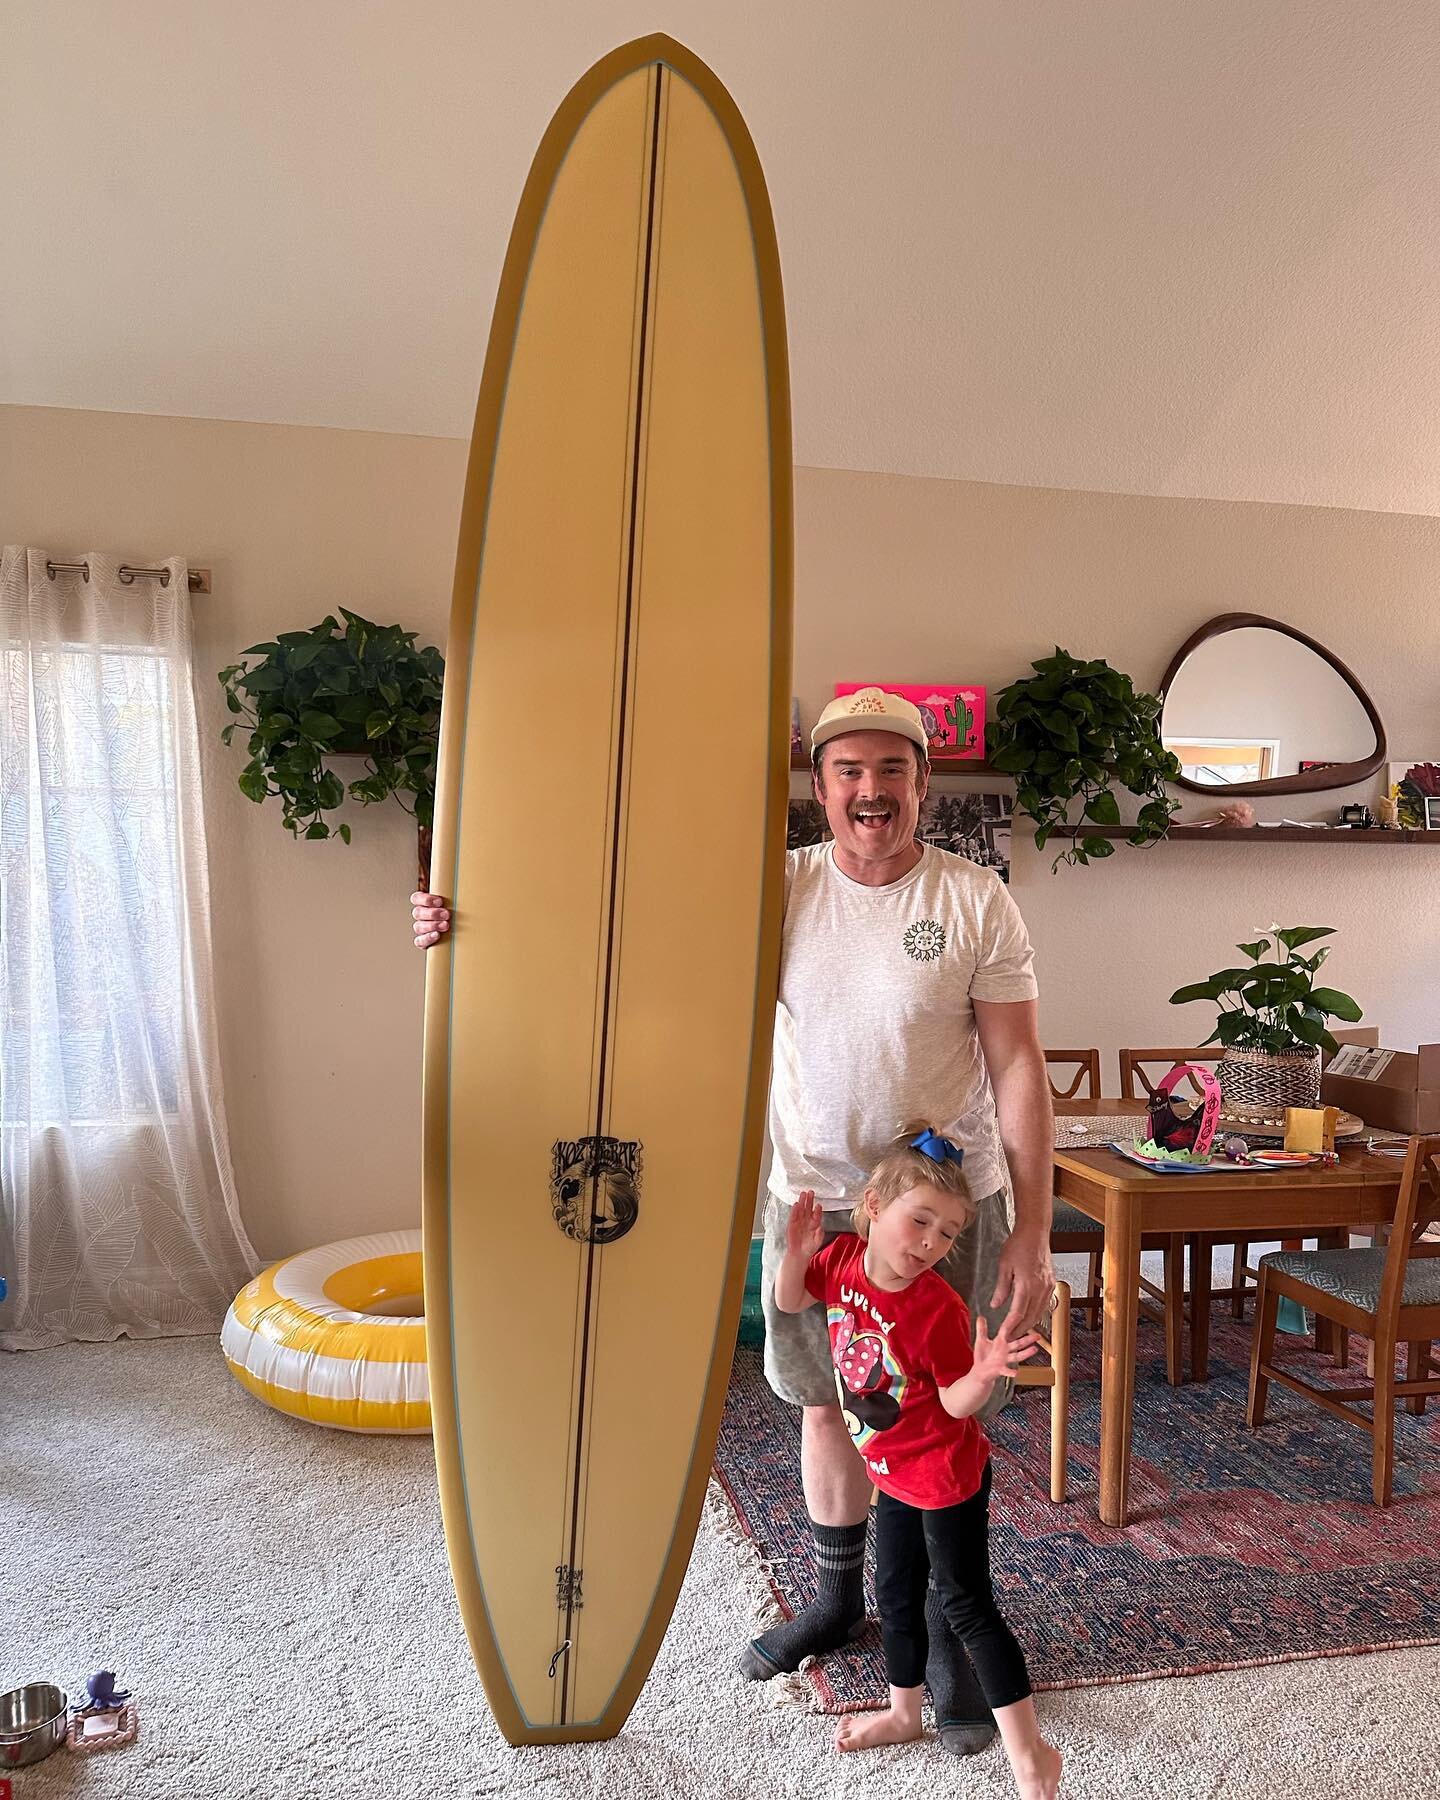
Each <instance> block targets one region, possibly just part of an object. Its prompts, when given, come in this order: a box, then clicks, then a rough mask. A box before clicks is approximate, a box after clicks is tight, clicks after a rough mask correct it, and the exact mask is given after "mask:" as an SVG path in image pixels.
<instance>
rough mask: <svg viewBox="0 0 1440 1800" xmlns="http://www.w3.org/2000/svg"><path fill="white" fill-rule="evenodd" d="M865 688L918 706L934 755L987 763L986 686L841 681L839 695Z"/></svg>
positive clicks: (959, 760) (836, 688)
mask: <svg viewBox="0 0 1440 1800" xmlns="http://www.w3.org/2000/svg"><path fill="white" fill-rule="evenodd" d="M862 687H878V688H883V689H884V690H885V692H886V693H887V694H899V695H901V696H902V698H904V699H906V700H909V701H911V702H912V703H913V704H914V705H915V706H918V707H919V708H920V717H921V718H922V719H923V720H924V721H925V730H926V733H927V735H928V736H929V739H930V754H931V756H932V757H935V758H937V759H938V758H940V757H944V758H945V759H946V760H947V761H955V762H984V760H985V690H984V688H983V687H949V686H947V685H946V684H945V683H943V682H934V683H931V684H930V685H929V686H921V685H916V684H914V683H911V684H909V685H906V684H905V683H903V682H899V681H837V682H836V683H835V698H836V699H837V700H838V699H839V698H840V697H841V695H842V694H853V693H854V692H855V691H856V689H857V688H862Z"/></svg>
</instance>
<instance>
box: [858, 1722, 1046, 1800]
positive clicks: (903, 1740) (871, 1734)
mask: <svg viewBox="0 0 1440 1800" xmlns="http://www.w3.org/2000/svg"><path fill="white" fill-rule="evenodd" d="M920 1735H921V1726H920V1721H919V1720H918V1719H909V1718H906V1717H905V1715H904V1714H903V1713H898V1712H896V1710H895V1708H894V1707H893V1706H887V1707H886V1709H885V1711H884V1712H876V1713H850V1714H848V1715H847V1716H846V1717H845V1718H843V1719H842V1720H841V1721H840V1723H839V1724H838V1725H837V1726H836V1727H835V1748H836V1749H837V1750H874V1749H876V1748H877V1746H879V1745H880V1744H913V1743H914V1741H915V1740H916V1738H918V1737H919V1736H920ZM1056 1767H1057V1770H1058V1767H1059V1758H1058V1757H1057V1758H1056ZM1040 1791H1041V1790H1040V1789H1039V1788H1036V1790H1035V1792H1036V1793H1037V1794H1039V1793H1040Z"/></svg>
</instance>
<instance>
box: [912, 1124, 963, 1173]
mask: <svg viewBox="0 0 1440 1800" xmlns="http://www.w3.org/2000/svg"><path fill="white" fill-rule="evenodd" d="M910 1148H911V1149H912V1150H918V1151H919V1152H920V1154H921V1155H922V1156H928V1157H929V1158H930V1160H931V1162H937V1163H943V1162H953V1163H956V1164H959V1163H963V1162H964V1160H965V1152H964V1151H963V1150H962V1149H961V1148H960V1146H959V1145H958V1144H952V1143H951V1142H950V1140H949V1138H947V1137H941V1135H940V1133H939V1132H938V1131H931V1130H930V1128H929V1127H928V1126H927V1127H926V1128H925V1130H924V1131H922V1132H921V1133H920V1135H919V1136H918V1137H913V1138H911V1140H910Z"/></svg>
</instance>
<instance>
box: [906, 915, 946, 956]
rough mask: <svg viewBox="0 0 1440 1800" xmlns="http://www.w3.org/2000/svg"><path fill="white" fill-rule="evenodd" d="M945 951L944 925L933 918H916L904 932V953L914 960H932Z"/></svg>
mask: <svg viewBox="0 0 1440 1800" xmlns="http://www.w3.org/2000/svg"><path fill="white" fill-rule="evenodd" d="M944 952H945V927H944V926H943V925H941V924H940V923H939V922H938V921H937V920H935V919H917V920H916V921H915V923H914V924H913V925H912V926H911V927H910V929H909V930H908V931H907V932H906V933H905V954H906V955H907V956H909V957H911V958H912V959H913V960H914V961H915V962H934V961H936V960H937V958H939V957H940V956H942V955H943V954H944Z"/></svg>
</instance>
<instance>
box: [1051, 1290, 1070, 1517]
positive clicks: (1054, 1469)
mask: <svg viewBox="0 0 1440 1800" xmlns="http://www.w3.org/2000/svg"><path fill="white" fill-rule="evenodd" d="M1055 1286H1056V1288H1057V1290H1058V1292H1059V1299H1058V1301H1057V1303H1056V1307H1055V1316H1054V1320H1053V1322H1052V1324H1051V1328H1050V1330H1051V1335H1050V1367H1051V1369H1052V1370H1053V1371H1054V1375H1055V1380H1054V1383H1053V1384H1052V1386H1051V1389H1050V1498H1051V1499H1052V1500H1053V1501H1054V1502H1055V1504H1056V1505H1057V1506H1059V1505H1060V1504H1061V1502H1062V1501H1063V1500H1064V1498H1065V1476H1066V1459H1067V1457H1068V1456H1069V1453H1070V1289H1069V1288H1068V1287H1067V1286H1066V1284H1065V1283H1064V1282H1063V1281H1057V1282H1056V1284H1055Z"/></svg>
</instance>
